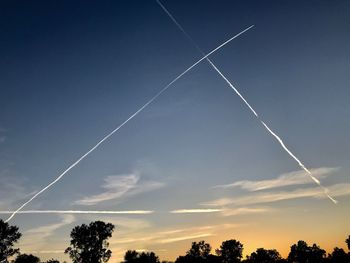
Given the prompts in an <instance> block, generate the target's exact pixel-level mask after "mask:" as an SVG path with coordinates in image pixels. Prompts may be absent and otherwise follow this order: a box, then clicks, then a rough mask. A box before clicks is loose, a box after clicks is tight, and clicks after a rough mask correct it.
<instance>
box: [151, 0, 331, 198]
mask: <svg viewBox="0 0 350 263" xmlns="http://www.w3.org/2000/svg"><path fill="white" fill-rule="evenodd" d="M156 1H157V3H158V4H159V5H160V7H161V8H162V9H163V10H164V12H165V13H166V14H167V15H168V16H169V18H170V19H171V20H172V21H173V22H174V24H175V25H176V26H177V27H178V28H179V29H180V30H181V31H182V32H183V33H184V35H185V36H186V37H187V38H188V39H189V40H190V42H191V43H192V44H193V45H194V46H195V47H196V49H197V50H198V51H199V52H200V53H201V54H204V53H203V51H202V50H201V48H200V47H199V46H198V45H197V43H196V42H195V41H194V40H193V39H192V37H191V36H190V35H189V34H187V32H186V31H185V30H184V28H183V27H182V26H181V25H180V24H179V22H177V20H176V19H175V18H174V16H173V15H172V14H171V13H170V12H169V11H168V9H166V8H165V6H164V5H163V4H162V3H161V2H160V1H159V0H156ZM205 59H206V60H207V62H208V63H209V64H210V65H211V66H212V68H213V69H214V70H215V71H216V72H217V73H218V74H219V75H220V76H221V77H222V78H223V79H224V80H225V81H226V83H227V84H228V85H229V86H230V87H231V88H232V89H233V90H234V91H235V92H236V94H237V95H238V96H239V97H240V98H241V100H242V101H243V102H244V103H245V104H246V105H247V106H248V108H249V109H250V111H251V112H252V113H253V114H254V115H255V117H256V118H257V119H258V120H259V121H260V122H261V124H263V125H264V127H265V128H266V130H267V131H268V132H269V133H270V134H271V135H272V136H274V137H275V139H276V140H277V141H278V142H279V143H280V145H281V146H282V148H283V149H284V150H285V151H286V152H287V153H288V154H289V155H290V156H291V157H292V158H293V159H294V160H295V161H296V162H297V163H298V164H299V166H300V167H301V168H302V169H304V171H305V172H306V173H307V174H308V175H309V176H310V178H311V179H312V180H313V181H314V182H315V183H316V184H317V185H318V186H320V187H321V188H322V189H323V191H324V193H325V195H326V196H327V197H328V198H329V199H330V200H331V201H332V202H333V203H334V204H336V203H337V202H338V201H337V200H335V199H334V198H333V197H331V196H330V195H329V194H328V192H329V191H328V189H327V188H326V187H324V186H323V185H322V184H321V182H320V181H319V180H318V179H317V178H316V177H314V176H313V175H312V173H311V172H310V171H309V170H308V169H307V168H306V167H305V165H304V164H303V163H302V162H301V161H300V160H299V159H298V158H297V157H296V156H295V155H294V154H293V153H292V152H291V151H290V150H289V149H288V148H287V147H286V146H285V144H284V143H283V141H282V139H281V138H280V137H279V136H277V135H276V134H275V133H274V132H273V131H272V130H271V129H270V128H269V127H268V126H267V125H266V124H265V123H264V122H263V121H262V120H261V119H260V117H259V115H258V114H257V113H256V111H255V110H254V109H253V107H252V106H250V104H249V103H248V102H247V100H246V99H245V98H244V97H243V96H242V95H241V93H240V92H239V91H238V90H237V89H236V88H235V87H234V86H233V85H232V83H231V82H230V81H229V80H228V79H227V78H226V77H225V75H224V74H222V72H221V71H220V70H219V69H218V68H217V67H216V66H215V65H214V63H213V62H212V61H211V60H210V59H209V58H208V57H206V58H205Z"/></svg>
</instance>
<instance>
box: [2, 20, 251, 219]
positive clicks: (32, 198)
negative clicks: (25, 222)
mask: <svg viewBox="0 0 350 263" xmlns="http://www.w3.org/2000/svg"><path fill="white" fill-rule="evenodd" d="M252 27H253V26H250V27H248V28H246V29H244V30H243V31H241V32H240V33H238V34H236V35H234V36H233V37H231V38H230V39H228V40H227V41H225V42H224V43H222V44H221V45H220V46H218V47H216V48H215V49H213V50H212V51H210V52H209V53H208V54H206V55H205V56H203V57H202V58H201V59H199V60H198V61H197V62H195V63H194V64H193V65H192V66H190V67H188V68H187V69H186V70H185V71H184V72H182V73H181V74H180V75H178V76H177V77H176V78H174V79H173V80H172V81H171V82H169V84H167V85H166V86H165V87H164V88H163V89H162V90H160V91H159V92H158V93H157V94H156V95H154V96H153V97H152V98H151V99H150V100H149V101H148V102H146V103H145V104H144V105H143V106H142V107H141V108H139V109H138V110H137V111H136V112H135V113H134V114H132V115H131V116H130V117H129V118H128V119H126V120H125V121H124V122H123V123H122V124H120V125H119V126H118V127H117V128H115V129H114V130H113V131H111V132H110V133H109V134H107V135H106V136H105V137H104V138H103V139H102V140H100V141H99V142H98V143H97V144H96V145H95V146H93V147H92V148H91V149H90V150H89V151H87V152H86V153H85V154H84V155H83V156H81V157H80V158H79V159H78V160H77V161H75V162H74V163H73V164H71V165H70V166H69V167H68V168H67V169H66V170H65V171H63V173H61V174H60V175H59V176H58V177H57V178H56V179H55V180H54V181H52V182H51V183H50V184H48V185H47V186H45V187H44V188H43V189H41V190H40V191H39V192H37V193H36V194H35V195H33V196H32V197H31V198H30V199H29V200H28V201H27V202H25V203H24V204H23V205H21V206H20V207H19V208H18V209H17V210H15V211H14V212H13V213H12V214H11V216H10V217H9V218H8V219H7V220H6V221H5V222H8V221H10V220H11V219H12V218H13V217H14V216H15V215H16V214H17V213H18V212H19V211H20V210H22V209H23V208H24V207H25V206H26V205H27V204H29V203H30V202H31V201H33V200H34V199H35V198H36V197H38V196H39V195H40V194H42V193H43V192H45V191H46V190H47V189H48V188H50V187H51V186H52V185H54V184H55V183H57V182H58V181H59V180H60V179H61V178H62V177H63V176H64V175H65V174H66V173H68V172H69V171H70V170H71V169H72V168H74V167H75V166H76V165H77V164H79V163H80V162H81V161H82V160H83V159H84V158H85V157H86V156H88V155H89V154H90V153H92V152H93V151H94V150H95V149H96V148H97V147H99V146H100V145H101V144H102V143H103V142H104V141H106V140H107V139H108V138H109V137H111V136H112V135H113V134H114V133H115V132H117V131H118V130H119V129H120V128H122V127H123V126H124V125H125V124H126V123H128V122H129V121H130V120H131V119H133V118H134V117H135V116H136V115H138V114H139V113H140V112H141V111H142V110H144V109H145V108H146V107H147V106H148V105H150V104H151V103H152V102H153V101H154V100H156V99H157V98H158V97H159V96H160V95H161V94H162V93H163V92H165V91H166V90H167V89H168V88H169V87H170V86H171V85H172V84H174V83H175V82H176V81H177V80H178V79H180V78H181V77H182V76H183V75H185V74H186V73H187V72H189V71H190V70H191V69H192V68H194V67H195V66H196V65H197V64H199V63H200V62H201V61H203V60H204V59H206V58H207V57H208V56H210V55H211V54H213V53H214V52H216V51H218V50H219V49H221V48H222V47H224V46H225V45H227V44H228V43H229V42H231V41H232V40H234V39H235V38H237V37H238V36H240V35H241V34H243V33H244V32H246V31H248V30H249V29H251V28H252Z"/></svg>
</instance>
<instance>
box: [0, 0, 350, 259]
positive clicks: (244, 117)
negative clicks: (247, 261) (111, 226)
mask: <svg viewBox="0 0 350 263" xmlns="http://www.w3.org/2000/svg"><path fill="white" fill-rule="evenodd" d="M163 4H164V5H165V6H166V7H167V8H168V9H169V10H170V11H171V12H172V14H173V15H174V16H175V17H176V18H177V20H178V21H179V22H180V23H181V24H182V26H183V27H184V28H185V30H187V32H188V33H189V34H190V35H191V36H192V37H193V39H194V40H195V41H196V42H197V43H198V45H199V46H200V47H201V48H202V49H203V50H204V51H205V52H209V51H210V50H212V49H213V48H215V47H216V46H218V45H219V44H221V43H222V42H223V41H225V40H226V39H228V38H230V37H231V36H233V35H234V34H236V33H238V32H240V31H241V30H243V29H244V28H246V27H248V26H250V25H252V24H254V25H255V27H254V28H253V29H251V30H250V31H248V32H247V33H245V34H244V35H242V36H241V37H239V38H237V39H235V40H234V41H233V42H231V43H230V44H228V45H227V46H225V47H224V48H222V49H221V50H219V51H218V52H217V53H215V54H214V55H212V56H211V59H212V60H213V62H214V63H215V64H216V65H217V66H218V67H219V68H220V69H221V70H222V72H223V73H224V74H225V75H226V77H227V78H229V79H230V80H231V81H232V82H233V83H234V84H235V85H236V86H237V88H238V89H239V90H240V91H241V93H242V94H243V96H244V97H245V98H246V99H247V100H248V101H249V103H250V104H251V105H253V107H254V109H256V110H257V112H258V113H259V114H260V116H261V117H262V119H263V120H264V121H265V122H266V123H267V124H268V125H269V126H270V127H271V128H272V129H273V130H274V131H276V132H277V133H278V134H279V135H280V136H281V137H282V138H283V139H284V141H285V143H286V144H287V145H288V147H289V148H290V149H291V151H292V152H294V153H295V154H296V156H298V157H299V158H300V159H301V160H302V161H303V163H304V164H305V165H306V166H307V167H309V168H311V169H315V170H314V171H315V174H316V175H317V176H319V177H318V178H320V180H321V182H322V183H323V184H324V185H325V186H327V187H329V189H330V190H331V193H333V194H335V195H336V196H337V199H338V200H339V201H340V202H339V204H338V205H337V206H334V205H333V204H332V203H331V202H330V201H329V200H327V199H324V196H322V197H320V198H315V196H316V197H319V195H318V193H317V191H319V189H318V188H317V187H316V186H315V185H313V184H312V182H310V181H309V182H308V181H307V180H308V178H307V177H306V175H305V178H306V179H301V178H303V177H302V176H301V177H299V176H300V174H303V173H298V171H299V166H298V165H297V163H296V162H295V161H294V160H293V159H291V158H290V156H289V155H288V154H287V153H286V152H284V151H283V150H282V148H281V147H280V145H279V144H278V143H276V141H275V140H274V138H272V137H271V136H270V134H268V133H267V131H266V130H265V129H264V128H263V126H262V125H261V124H260V123H259V122H258V121H257V120H256V119H255V118H254V115H252V114H251V112H250V111H249V110H248V108H247V107H246V106H245V105H244V104H243V103H242V101H241V100H240V99H239V98H238V97H237V96H236V94H235V93H234V92H233V90H232V89H230V88H229V87H228V86H227V85H226V83H225V82H224V81H223V80H222V79H221V78H220V77H219V76H218V74H217V73H216V72H215V71H213V70H212V69H211V68H210V67H209V66H208V65H207V64H206V62H205V61H203V62H202V63H201V64H200V65H198V66H197V67H195V68H194V69H193V70H192V71H190V72H189V73H188V74H187V75H185V76H184V77H183V78H181V79H180V80H179V81H178V82H176V83H175V85H174V86H173V87H172V88H170V89H169V90H168V91H167V92H166V93H164V94H163V95H162V96H161V97H159V99H157V100H156V101H155V102H154V103H153V104H151V105H150V106H149V107H148V108H146V109H145V110H144V111H143V112H142V113H141V114H139V115H138V116H137V117H135V118H134V119H133V120H132V121H130V122H129V123H127V125H125V126H124V127H123V128H122V129H121V130H120V131H118V132H117V133H116V134H115V135H114V136H113V137H111V138H110V139H109V140H108V141H107V142H106V143H104V144H103V145H102V146H101V147H100V148H98V149H97V150H96V151H95V152H93V153H92V154H91V155H90V156H88V157H87V158H86V159H85V160H83V161H82V162H81V163H80V164H79V166H77V167H75V168H74V169H73V170H72V171H70V172H69V174H67V175H66V176H65V177H64V178H63V179H62V180H61V181H60V182H59V183H57V184H56V185H55V186H54V187H53V188H52V189H50V190H48V191H47V192H45V193H44V194H43V195H41V196H40V197H38V199H36V200H35V201H33V202H32V203H31V204H30V205H28V206H27V207H26V209H28V210H29V209H38V210H42V209H57V210H71V209H72V210H74V209H76V210H139V209H144V210H154V211H155V212H154V213H153V214H149V215H132V216H130V215H123V216H98V215H85V216H82V215H60V216H59V215H18V216H16V217H15V218H14V219H13V221H11V222H13V223H14V224H17V225H18V226H19V227H20V229H21V231H22V232H23V234H24V235H23V240H22V242H23V247H24V249H25V251H28V252H33V253H34V252H37V254H38V255H40V256H41V257H42V258H45V257H51V256H53V257H57V258H64V256H63V255H62V253H61V252H59V251H61V250H62V249H64V248H65V247H66V246H67V245H68V235H69V231H70V229H71V228H72V227H73V226H74V225H77V224H81V223H83V222H89V221H91V220H98V219H103V220H106V221H111V222H113V223H115V224H116V225H117V229H116V232H115V239H113V241H111V244H112V247H113V251H115V253H114V254H115V255H116V256H115V257H116V258H120V255H122V254H123V253H124V251H125V249H127V248H134V249H153V250H155V252H156V253H158V254H159V255H161V257H162V258H163V259H173V257H174V256H175V255H178V254H179V253H184V251H185V250H186V249H187V248H188V247H189V244H190V242H191V241H192V240H196V237H197V238H199V239H206V240H208V241H210V242H211V243H212V244H213V246H214V247H215V246H216V245H219V243H220V242H221V241H222V240H224V239H225V238H226V239H228V238H238V239H241V240H242V241H244V242H243V243H245V244H246V250H247V251H246V252H248V251H249V249H250V250H254V249H255V248H256V247H258V246H266V247H267V246H271V247H276V248H277V249H279V250H281V251H282V252H286V251H287V250H288V245H290V244H291V242H295V241H297V240H298V239H302V238H304V239H309V240H310V242H318V243H320V244H322V245H324V246H325V247H327V246H330V247H327V248H331V247H332V246H333V244H334V245H339V246H343V243H344V242H343V239H345V236H346V235H347V234H348V233H349V231H350V229H349V226H348V225H347V224H346V218H347V217H348V215H349V214H348V213H349V212H348V211H349V205H348V204H349V196H348V195H349V194H350V188H349V183H350V180H349V176H348V174H349V170H350V167H349V162H348V160H349V158H348V156H349V154H348V152H349V148H350V141H349V139H348V137H349V136H348V134H350V121H349V117H348V116H349V114H350V108H349V106H348V104H349V98H350V91H349V89H348V83H349V76H350V74H349V73H350V72H349V69H350V65H349V61H350V60H349V58H350V53H349V49H348V46H349V44H350V43H349V42H350V37H349V29H348V25H349V22H350V21H349V19H350V16H349V11H350V4H349V3H348V2H347V1H337V2H329V1H308V2H306V3H305V2H296V1H284V2H283V3H282V2H279V1H265V2H264V3H261V2H259V1H244V2H243V1H237V2H232V1H163ZM0 5H1V8H0V10H1V11H0V32H1V35H2V36H1V38H0V46H1V49H0V53H1V57H2V59H1V60H0V89H1V96H0V105H1V108H0V180H1V185H0V187H1V188H0V208H1V210H13V209H16V208H17V207H18V206H19V205H20V204H22V203H23V201H25V200H26V199H28V198H29V197H30V196H31V195H32V194H33V193H34V192H35V191H38V190H39V189H41V188H42V187H44V186H45V185H47V184H48V183H49V182H51V181H52V180H53V179H54V178H56V177H57V175H58V174H59V173H60V172H62V171H63V170H64V169H65V168H66V167H67V166H69V165H70V164H71V163H72V162H73V161H75V160H76V159H77V158H79V157H80V156H81V155H82V154H83V153H85V152H86V151H87V150H88V149H89V148H90V147H91V146H93V145H94V143H96V142H97V141H98V140H99V139H100V138H102V137H103V136H104V135H106V134H107V133H108V132H110V131H111V130H112V129H114V128H115V127H116V126H118V125H119V124H120V123H121V122H123V121H124V120H125V119H126V118H127V117H128V116H129V115H130V114H132V113H133V112H134V111H135V110H137V109H138V108H139V107H140V106H142V105H143V104H144V103H145V102H146V101H147V100H148V99H150V98H151V97H152V96H153V95H154V94H155V93H156V92H157V91H159V90H161V89H162V88H163V87H164V86H165V85H166V84H167V83H168V82H169V81H171V80H172V79H173V78H174V77H176V76H177V75H178V74H180V73H181V72H182V71H183V70H185V69H186V68H187V67H189V66H190V65H191V64H192V63H194V62H195V61H196V60H198V59H199V58H200V57H201V55H200V54H198V52H197V51H196V49H195V48H194V47H193V46H192V45H191V43H189V42H188V40H187V39H186V38H185V37H184V36H183V34H182V33H181V31H179V30H178V28H176V27H175V25H174V24H173V23H172V22H171V20H170V19H169V18H168V17H167V16H166V15H165V13H164V12H163V11H162V10H161V9H160V7H159V6H158V5H157V3H156V2H155V1H131V2H130V1H105V2H103V3H93V2H89V1H84V2H83V3H82V2H79V1H75V2H72V1H61V2H55V3H54V2H47V1H37V2H35V3H30V4H29V3H26V2H24V1H11V2H10V1H6V2H2V3H1V4H0ZM291 172H296V173H292V174H290V173H291ZM286 174H287V175H286ZM280 176H282V179H283V180H279V181H278V180H277V182H276V181H274V182H275V183H276V185H278V187H275V188H270V189H264V190H254V189H247V188H244V185H250V186H251V187H253V186H252V185H254V183H253V182H250V184H249V183H247V182H245V183H244V182H242V181H254V182H260V184H264V183H266V182H264V180H274V179H276V178H278V177H280ZM283 176H284V177H283ZM286 176H287V178H286ZM288 176H290V177H292V178H294V180H292V183H290V184H289V185H284V186H281V185H280V184H281V183H280V182H281V181H283V182H285V180H287V179H288V178H289V177H288ZM296 181H297V183H296ZM235 182H236V186H234V187H231V188H222V187H221V188H217V187H215V186H217V185H228V184H232V183H235ZM237 182H238V183H237ZM271 183H272V182H271V181H269V182H268V184H269V185H271ZM276 193H278V194H279V195H281V196H284V197H288V198H285V199H283V198H282V199H283V200H281V199H279V200H278V201H277V200H275V199H276ZM256 195H257V196H256ZM291 195H292V196H297V197H298V198H296V197H293V198H291ZM266 196H268V197H266ZM300 196H303V197H300ZM232 198H233V199H234V200H236V201H235V202H234V203H232V202H231V203H229V204H226V203H225V205H222V204H221V203H220V204H221V205H219V206H212V204H215V203H218V200H223V199H225V200H226V201H227V200H229V199H232ZM251 198H253V199H255V200H265V198H267V199H268V200H269V201H268V202H265V203H261V202H255V203H254V202H253V203H252V202H250V203H249V201H247V200H248V199H251ZM271 198H272V199H271ZM96 199H98V200H99V201H98V202H96ZM101 199H102V201H101ZM82 200H85V203H84V201H82ZM86 200H90V201H89V202H88V201H86ZM91 200H93V201H91ZM237 200H239V202H238V201H237ZM91 202H92V203H93V204H91ZM87 203H89V205H87ZM208 204H211V205H208ZM199 208H201V209H219V210H220V212H213V213H201V214H192V213H190V214H169V211H172V210H177V209H199ZM221 210H225V211H221ZM324 211H327V212H328V213H326V214H325V213H324ZM301 215H302V216H301ZM1 216H2V218H5V217H6V215H1ZM301 217H302V219H300V218H301ZM315 221H317V223H315ZM330 222H333V223H334V224H331V225H332V226H330ZM291 224H293V225H295V227H291V229H290V230H289V229H288V231H287V230H286V226H287V225H288V226H290V225H291ZM118 225H119V226H120V227H119V228H118ZM300 225H303V227H300ZM315 225H316V227H315ZM42 227H46V228H42ZM201 227H202V228H201ZM199 228H200V229H199ZM315 228H316V229H315ZM180 230H181V231H182V232H181V231H180ZM176 231H177V232H176ZM265 231H266V232H265ZM44 232H45V233H46V232H49V233H50V235H49V236H43V233H44ZM150 233H152V234H153V236H154V239H151V240H143V241H142V240H141V236H143V237H147V236H149V235H150ZM228 233H230V234H228ZM254 233H255V234H254ZM266 233H269V236H271V240H269V241H266V240H264V236H265V235H266ZM281 236H288V238H286V240H284V242H278V240H279V238H280V237H281ZM186 237H187V239H186ZM127 238H129V240H126V239H127ZM33 239H35V240H38V242H37V244H32V243H31V242H28V241H29V240H33ZM131 239H133V240H131ZM182 239H183V240H182ZM118 240H119V241H118ZM120 240H124V242H122V241H120ZM164 240H165V241H164ZM39 241H40V242H41V243H40V242H39ZM327 242H328V243H331V244H330V245H329V244H328V243H327ZM175 248H176V249H175ZM45 251H46V252H52V253H51V254H50V253H43V252H45ZM54 251H56V252H59V253H57V254H56V253H53V252H54Z"/></svg>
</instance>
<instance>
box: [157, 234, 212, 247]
mask: <svg viewBox="0 0 350 263" xmlns="http://www.w3.org/2000/svg"><path fill="white" fill-rule="evenodd" d="M209 236H214V234H212V233H203V234H195V235H188V236H181V237H174V238H165V239H162V240H160V243H162V244H168V243H174V242H179V241H184V240H189V239H196V238H202V237H209Z"/></svg>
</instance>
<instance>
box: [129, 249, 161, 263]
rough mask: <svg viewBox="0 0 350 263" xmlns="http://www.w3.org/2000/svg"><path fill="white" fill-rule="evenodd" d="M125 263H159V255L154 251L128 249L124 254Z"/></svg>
mask: <svg viewBox="0 0 350 263" xmlns="http://www.w3.org/2000/svg"><path fill="white" fill-rule="evenodd" d="M124 262H125V263H159V262H160V261H159V257H158V256H157V255H156V254H155V253H154V252H141V253H139V252H137V251H135V250H128V251H126V253H125V255H124Z"/></svg>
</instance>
